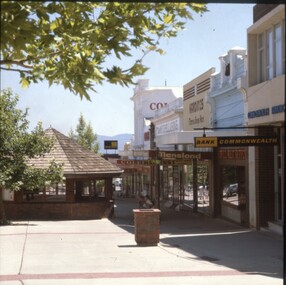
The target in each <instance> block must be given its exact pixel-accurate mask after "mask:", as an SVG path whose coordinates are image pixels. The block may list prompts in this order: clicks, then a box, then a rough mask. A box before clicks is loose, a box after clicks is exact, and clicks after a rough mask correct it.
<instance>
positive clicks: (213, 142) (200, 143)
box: [195, 137, 218, 147]
mask: <svg viewBox="0 0 286 285" xmlns="http://www.w3.org/2000/svg"><path fill="white" fill-rule="evenodd" d="M217 139H218V138H217V137H196V138H195V147H217V146H218V145H217Z"/></svg>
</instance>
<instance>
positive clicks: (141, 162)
mask: <svg viewBox="0 0 286 285" xmlns="http://www.w3.org/2000/svg"><path fill="white" fill-rule="evenodd" d="M160 163H161V161H160V160H158V159H146V160H132V159H126V160H122V159H119V160H117V164H118V165H125V166H126V165H157V164H160Z"/></svg>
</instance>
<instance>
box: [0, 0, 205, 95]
mask: <svg viewBox="0 0 286 285" xmlns="http://www.w3.org/2000/svg"><path fill="white" fill-rule="evenodd" d="M205 11H207V8H206V5H204V4H194V3H173V2H172V3H150V2H147V3H144V2H97V1H95V2H91V1H88V2H71V1H68V2H61V1H55V2H49V1H48V2H45V1H44V2H32V1H23V2H22V1H1V60H0V66H1V69H5V70H9V71H16V72H19V73H20V76H21V84H22V86H23V87H27V86H29V84H30V83H32V82H34V83H37V82H39V81H43V80H47V81H48V82H49V84H50V85H53V84H61V85H62V86H64V88H65V89H68V90H70V91H72V92H73V93H74V94H77V95H80V96H81V98H82V97H85V98H87V99H88V100H90V96H89V93H88V92H89V91H90V90H93V91H95V90H94V85H95V84H102V83H103V82H104V81H107V82H110V83H114V84H121V85H123V86H127V85H128V84H132V83H133V78H134V77H135V76H140V75H143V74H144V73H145V72H146V70H147V67H146V66H144V65H143V58H144V56H145V55H146V54H147V53H148V52H150V51H155V52H158V53H159V54H163V53H164V51H163V50H162V49H161V48H160V46H159V41H160V39H161V38H162V37H168V38H171V37H175V36H177V34H178V32H179V31H180V30H181V29H183V28H184V26H185V23H186V21H187V20H190V19H192V13H193V12H195V13H203V12H205ZM134 50H139V51H140V56H139V57H138V58H137V59H134V64H133V65H132V66H130V67H127V68H123V62H124V61H123V60H122V59H124V57H131V56H132V52H133V51H134ZM114 56H115V57H116V58H117V59H119V60H121V61H119V62H120V65H112V64H111V66H109V65H108V64H107V61H108V58H110V57H111V58H113V57H114ZM121 63H122V64H121Z"/></svg>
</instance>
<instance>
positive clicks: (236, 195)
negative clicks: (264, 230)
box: [215, 148, 249, 226]
mask: <svg viewBox="0 0 286 285" xmlns="http://www.w3.org/2000/svg"><path fill="white" fill-rule="evenodd" d="M216 152H217V158H218V159H217V160H216V165H217V167H215V176H216V177H217V178H218V181H217V185H218V187H217V193H216V195H217V199H216V201H217V202H219V203H220V211H221V213H220V214H221V216H222V217H224V218H227V219H229V220H231V221H234V222H236V223H239V224H242V225H245V226H248V220H249V218H248V203H249V202H248V201H249V199H248V160H247V158H248V151H247V148H218V149H217V150H216Z"/></svg>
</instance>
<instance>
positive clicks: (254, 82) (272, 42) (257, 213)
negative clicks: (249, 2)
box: [247, 4, 285, 231]
mask: <svg viewBox="0 0 286 285" xmlns="http://www.w3.org/2000/svg"><path fill="white" fill-rule="evenodd" d="M253 16H254V17H253V19H254V23H253V25H252V26H251V27H249V28H248V30H247V42H248V57H249V60H248V89H247V104H248V113H247V115H248V126H249V127H253V128H254V129H253V132H254V133H255V134H256V135H276V136H278V137H279V144H278V145H277V146H275V147H267V148H265V147H264V148H263V147H258V148H250V150H249V171H250V173H249V177H250V178H251V179H250V181H249V183H250V189H251V190H252V191H251V192H250V200H251V204H252V205H253V206H252V209H251V212H250V223H251V226H253V227H256V228H258V229H259V228H260V227H265V226H270V225H271V224H273V226H274V227H276V226H277V227H278V228H279V226H280V231H282V230H281V228H282V225H283V223H284V220H283V217H284V215H285V213H284V206H285V205H284V200H285V198H284V197H285V192H284V189H285V185H284V181H285V164H284V161H285V152H284V150H285V5H275V4H264V5H263V4H257V5H255V6H254V9H253Z"/></svg>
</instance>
